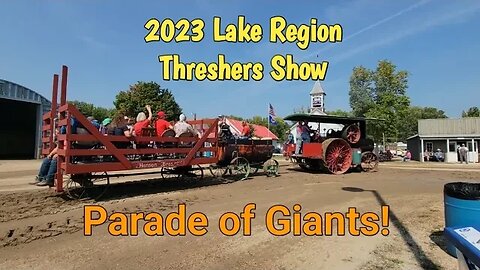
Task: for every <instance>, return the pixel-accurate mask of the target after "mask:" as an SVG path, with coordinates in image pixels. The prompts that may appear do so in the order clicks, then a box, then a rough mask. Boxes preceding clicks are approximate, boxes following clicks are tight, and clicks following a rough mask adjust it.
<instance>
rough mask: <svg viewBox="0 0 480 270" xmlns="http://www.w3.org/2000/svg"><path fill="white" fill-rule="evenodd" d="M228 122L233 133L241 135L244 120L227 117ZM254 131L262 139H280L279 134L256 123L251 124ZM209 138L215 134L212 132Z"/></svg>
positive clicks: (255, 135) (256, 136)
mask: <svg viewBox="0 0 480 270" xmlns="http://www.w3.org/2000/svg"><path fill="white" fill-rule="evenodd" d="M226 121H227V124H228V125H229V126H230V131H231V132H232V133H233V135H236V136H240V135H241V134H242V129H243V127H242V121H239V120H235V119H232V118H226ZM250 125H251V126H252V127H253V129H254V131H253V133H254V136H253V137H254V138H260V139H272V140H274V141H278V137H277V135H275V134H274V133H273V132H271V131H270V130H269V129H268V128H266V127H264V126H260V125H255V124H250ZM208 137H209V138H214V137H215V134H214V133H210V134H209V135H208Z"/></svg>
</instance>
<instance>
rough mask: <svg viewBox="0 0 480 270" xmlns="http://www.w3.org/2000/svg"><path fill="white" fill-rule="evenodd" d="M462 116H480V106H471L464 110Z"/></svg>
mask: <svg viewBox="0 0 480 270" xmlns="http://www.w3.org/2000/svg"><path fill="white" fill-rule="evenodd" d="M462 117H463V118H465V117H480V108H478V107H471V108H469V109H468V110H467V111H463V112H462Z"/></svg>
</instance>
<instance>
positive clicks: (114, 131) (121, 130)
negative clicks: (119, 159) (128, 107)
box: [108, 116, 133, 148]
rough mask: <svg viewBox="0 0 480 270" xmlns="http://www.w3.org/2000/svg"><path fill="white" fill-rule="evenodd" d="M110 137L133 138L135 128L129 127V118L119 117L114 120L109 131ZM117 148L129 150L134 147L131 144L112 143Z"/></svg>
mask: <svg viewBox="0 0 480 270" xmlns="http://www.w3.org/2000/svg"><path fill="white" fill-rule="evenodd" d="M108 134H109V135H115V136H125V137H127V138H130V137H132V136H133V127H132V126H130V127H129V126H128V117H127V118H125V117H121V116H120V117H117V118H115V119H114V121H113V122H112V124H111V125H110V128H109V129H108ZM112 143H113V145H115V146H116V147H117V148H128V147H130V146H132V143H131V142H112Z"/></svg>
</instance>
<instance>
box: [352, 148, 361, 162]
mask: <svg viewBox="0 0 480 270" xmlns="http://www.w3.org/2000/svg"><path fill="white" fill-rule="evenodd" d="M360 163H362V150H360V149H353V156H352V164H354V165H359V164H360Z"/></svg>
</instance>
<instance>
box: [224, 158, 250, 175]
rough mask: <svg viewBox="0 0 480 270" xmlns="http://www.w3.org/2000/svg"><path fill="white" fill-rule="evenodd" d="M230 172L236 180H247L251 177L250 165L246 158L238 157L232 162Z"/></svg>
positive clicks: (229, 167)
mask: <svg viewBox="0 0 480 270" xmlns="http://www.w3.org/2000/svg"><path fill="white" fill-rule="evenodd" d="M228 172H229V173H230V175H231V176H232V177H234V178H235V179H237V178H239V180H245V179H247V178H248V176H249V175H250V164H249V163H248V160H247V159H246V158H243V157H236V158H234V159H233V160H232V161H231V162H230V165H229V166H228Z"/></svg>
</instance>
